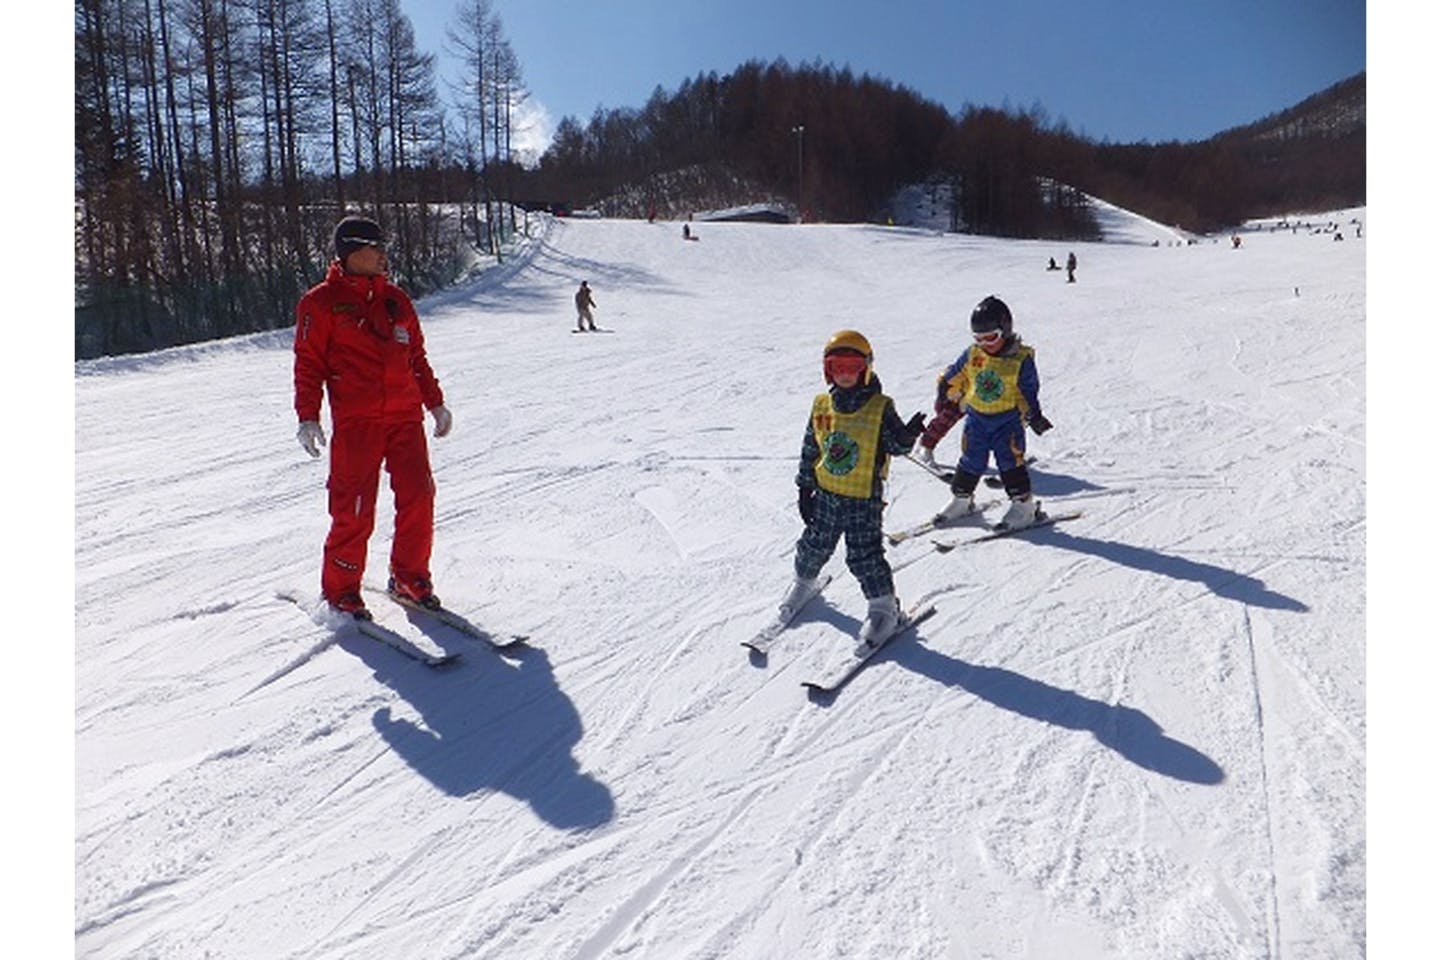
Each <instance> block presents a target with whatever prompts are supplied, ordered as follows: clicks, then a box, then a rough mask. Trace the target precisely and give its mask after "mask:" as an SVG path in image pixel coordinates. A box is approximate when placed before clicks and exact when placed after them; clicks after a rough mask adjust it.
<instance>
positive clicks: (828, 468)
mask: <svg viewBox="0 0 1440 960" xmlns="http://www.w3.org/2000/svg"><path fill="white" fill-rule="evenodd" d="M823 371H824V374H825V382H826V383H828V384H830V389H829V390H828V392H826V393H821V394H818V395H817V396H816V397H815V399H814V401H813V402H812V403H811V406H810V419H809V421H808V423H807V424H806V426H805V440H804V443H803V445H802V446H801V450H800V470H799V473H798V474H797V475H796V478H795V483H796V485H797V486H798V487H799V503H798V505H799V509H800V518H801V519H802V520H804V521H805V532H804V533H802V534H801V535H800V540H799V541H798V542H797V543H796V544H795V583H794V585H793V586H792V587H791V589H790V592H789V593H788V594H786V596H785V599H784V600H783V601H781V604H780V607H781V615H782V617H785V618H786V619H788V615H789V614H790V613H792V612H793V609H794V608H795V607H797V606H798V605H799V604H801V603H803V602H804V600H806V599H808V598H809V596H810V595H811V594H812V592H813V588H814V586H815V581H816V578H817V577H819V575H820V570H821V568H822V567H824V566H825V563H826V561H828V560H829V559H830V556H831V555H832V554H833V553H834V552H835V547H836V545H837V544H838V543H839V542H840V535H841V534H842V533H843V534H844V535H845V564H846V566H848V567H849V568H850V572H851V573H853V574H854V575H855V579H857V580H859V581H860V589H861V591H862V592H863V593H864V594H865V597H866V599H867V600H868V601H869V612H868V614H867V615H866V617H865V623H864V624H863V625H862V626H861V628H860V641H861V643H863V644H871V645H878V644H879V643H881V642H883V641H884V640H885V638H886V637H888V636H889V635H890V633H891V631H893V630H894V628H895V625H896V623H897V622H898V620H899V616H900V603H899V601H898V600H897V599H896V597H895V580H894V577H893V575H892V574H891V571H890V564H889V563H888V562H887V561H886V559H885V547H884V541H883V538H882V533H881V514H882V512H883V511H884V509H885V502H884V500H882V499H881V496H882V493H883V490H884V482H885V477H886V474H887V473H888V471H889V466H890V456H891V454H902V453H907V452H909V450H910V448H911V447H913V446H914V445H915V438H916V437H918V436H919V435H920V432H921V431H922V430H924V429H925V415H924V414H923V413H917V414H915V415H914V416H913V417H911V418H910V422H909V423H905V422H903V421H901V419H900V416H899V414H897V413H896V412H895V402H894V401H893V400H891V399H890V398H889V397H887V396H886V395H885V394H884V393H882V392H881V386H880V379H879V377H877V376H875V372H874V355H873V353H872V351H871V349H870V343H869V341H868V340H866V339H865V338H864V337H863V336H861V335H860V334H859V333H857V332H856V331H854V330H841V331H840V332H839V333H837V334H835V335H834V336H833V337H831V338H830V340H829V342H828V343H826V344H825V352H824V358H823Z"/></svg>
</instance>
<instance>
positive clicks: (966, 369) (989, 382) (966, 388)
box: [945, 344, 1035, 415]
mask: <svg viewBox="0 0 1440 960" xmlns="http://www.w3.org/2000/svg"><path fill="white" fill-rule="evenodd" d="M1034 355H1035V351H1034V350H1033V349H1031V348H1030V347H1028V346H1026V345H1024V344H1021V345H1020V349H1019V350H1016V351H1015V355H1014V356H1013V357H992V356H991V355H990V354H988V353H986V352H985V351H984V350H981V349H980V348H978V347H971V348H970V355H969V356H967V357H966V358H965V366H963V367H961V368H960V370H959V372H957V373H956V374H955V375H954V376H953V377H951V378H950V383H949V384H948V385H947V389H946V391H945V395H946V396H947V397H949V398H950V399H951V400H954V401H955V402H956V403H958V404H959V405H960V406H961V407H966V406H968V407H969V408H970V409H971V410H974V411H975V412H976V413H1004V412H1005V411H1007V410H1015V409H1019V411H1020V413H1021V414H1022V415H1024V414H1025V413H1026V412H1028V405H1027V404H1026V403H1025V397H1024V396H1023V395H1022V394H1021V393H1020V364H1022V363H1024V362H1025V358H1026V357H1033V356H1034Z"/></svg>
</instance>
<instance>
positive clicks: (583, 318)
mask: <svg viewBox="0 0 1440 960" xmlns="http://www.w3.org/2000/svg"><path fill="white" fill-rule="evenodd" d="M593 306H595V298H594V297H592V296H591V295H590V282H589V281H588V280H581V281H580V289H579V290H576V291H575V311H576V313H578V314H579V316H577V317H576V318H575V323H576V329H577V330H582V331H583V330H587V329H589V330H594V329H595V317H594V315H593V314H591V312H590V308H591V307H593ZM586 324H589V326H588V327H587V326H586Z"/></svg>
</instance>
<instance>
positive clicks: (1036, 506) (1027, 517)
mask: <svg viewBox="0 0 1440 960" xmlns="http://www.w3.org/2000/svg"><path fill="white" fill-rule="evenodd" d="M1039 517H1040V501H1039V500H1036V499H1035V498H1034V497H1032V496H1031V495H1030V494H1028V493H1027V494H1025V495H1024V496H1023V497H1016V498H1015V499H1013V500H1011V501H1010V509H1009V510H1006V511H1005V516H1003V517H1001V518H1000V522H999V523H997V524H996V525H995V528H996V529H997V530H1019V529H1021V528H1023V527H1028V526H1030V524H1032V523H1034V522H1035V521H1036V520H1037V519H1039Z"/></svg>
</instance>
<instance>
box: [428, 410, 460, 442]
mask: <svg viewBox="0 0 1440 960" xmlns="http://www.w3.org/2000/svg"><path fill="white" fill-rule="evenodd" d="M430 416H432V417H434V418H435V436H437V437H443V436H445V434H447V433H449V432H450V427H451V426H453V425H454V423H455V418H454V417H452V416H450V411H449V410H446V409H445V405H444V404H443V403H442V404H441V405H440V406H438V407H436V408H435V409H434V410H431V411H430Z"/></svg>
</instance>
